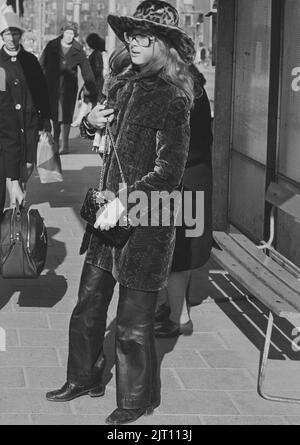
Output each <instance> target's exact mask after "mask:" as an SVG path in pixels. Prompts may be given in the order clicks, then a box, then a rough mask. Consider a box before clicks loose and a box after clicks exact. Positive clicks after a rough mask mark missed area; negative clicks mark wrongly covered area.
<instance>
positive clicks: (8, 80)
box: [0, 47, 50, 179]
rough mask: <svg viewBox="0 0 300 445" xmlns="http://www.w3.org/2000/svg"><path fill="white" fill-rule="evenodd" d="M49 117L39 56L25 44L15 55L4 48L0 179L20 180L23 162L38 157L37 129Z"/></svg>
mask: <svg viewBox="0 0 300 445" xmlns="http://www.w3.org/2000/svg"><path fill="white" fill-rule="evenodd" d="M27 90H29V92H30V96H28V94H27ZM28 98H30V104H28ZM49 118H50V105H49V98H48V91H47V85H46V81H45V77H44V75H43V72H42V70H41V67H40V65H39V62H38V60H37V58H36V57H35V56H34V55H32V54H31V53H29V52H27V51H25V50H24V49H23V47H22V48H21V51H20V52H19V54H18V55H17V57H16V58H12V57H11V56H9V55H8V54H7V53H6V52H5V51H4V49H3V48H2V49H1V50H0V178H5V177H8V178H12V179H19V177H20V165H21V163H23V164H24V163H25V162H26V161H28V162H32V161H34V160H35V159H34V157H35V154H36V148H37V143H38V132H39V130H40V129H41V128H42V127H43V121H44V120H45V119H49ZM29 152H30V155H29Z"/></svg>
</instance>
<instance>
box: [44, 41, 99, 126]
mask: <svg viewBox="0 0 300 445" xmlns="http://www.w3.org/2000/svg"><path fill="white" fill-rule="evenodd" d="M61 39H62V37H58V38H56V39H54V40H51V41H50V42H49V43H48V44H47V46H46V48H45V49H44V51H43V53H42V55H41V58H40V64H41V66H42V68H43V71H44V73H45V76H46V80H47V85H48V89H49V91H50V92H51V94H50V105H51V114H52V118H53V120H54V121H55V122H57V121H58V109H59V101H61V103H62V114H63V123H65V124H70V123H71V122H72V120H73V114H74V110H75V105H76V99H77V93H78V67H80V70H81V73H82V77H83V80H84V82H85V86H86V94H85V101H86V102H89V101H90V102H95V100H96V98H97V89H96V84H95V78H94V74H93V72H92V69H91V66H90V63H89V61H88V59H87V57H86V54H85V52H84V50H83V47H82V45H80V43H78V42H77V41H76V40H74V41H73V44H72V47H71V48H70V50H69V51H68V53H67V54H66V55H65V57H64V66H63V68H62V66H61Z"/></svg>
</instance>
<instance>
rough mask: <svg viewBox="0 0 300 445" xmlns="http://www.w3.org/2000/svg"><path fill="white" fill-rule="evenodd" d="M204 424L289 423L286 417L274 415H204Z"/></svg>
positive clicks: (252, 424) (251, 424)
mask: <svg viewBox="0 0 300 445" xmlns="http://www.w3.org/2000/svg"><path fill="white" fill-rule="evenodd" d="M202 421H203V424H204V425H225V426H227V425H241V426H246V425H250V426H254V425H269V426H271V425H272V426H273V425H287V424H288V422H287V420H286V419H285V418H284V417H279V416H278V417H275V416H274V417H272V416H207V417H206V416H202Z"/></svg>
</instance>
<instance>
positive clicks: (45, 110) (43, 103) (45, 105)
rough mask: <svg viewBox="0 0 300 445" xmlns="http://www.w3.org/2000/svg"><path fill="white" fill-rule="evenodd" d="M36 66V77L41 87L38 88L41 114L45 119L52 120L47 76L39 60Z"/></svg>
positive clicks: (35, 62)
mask: <svg viewBox="0 0 300 445" xmlns="http://www.w3.org/2000/svg"><path fill="white" fill-rule="evenodd" d="M34 64H35V71H36V77H37V84H38V86H39V88H38V91H39V103H38V105H39V111H40V112H41V115H42V118H43V119H50V118H51V111H50V100H49V92H48V86H47V82H46V78H45V75H44V73H43V70H42V68H41V65H40V64H39V63H38V61H37V60H35V61H34Z"/></svg>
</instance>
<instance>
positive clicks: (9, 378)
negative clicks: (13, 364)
mask: <svg viewBox="0 0 300 445" xmlns="http://www.w3.org/2000/svg"><path fill="white" fill-rule="evenodd" d="M25 386H26V383H25V379H24V373H23V369H22V368H0V388H23V387H25Z"/></svg>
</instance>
